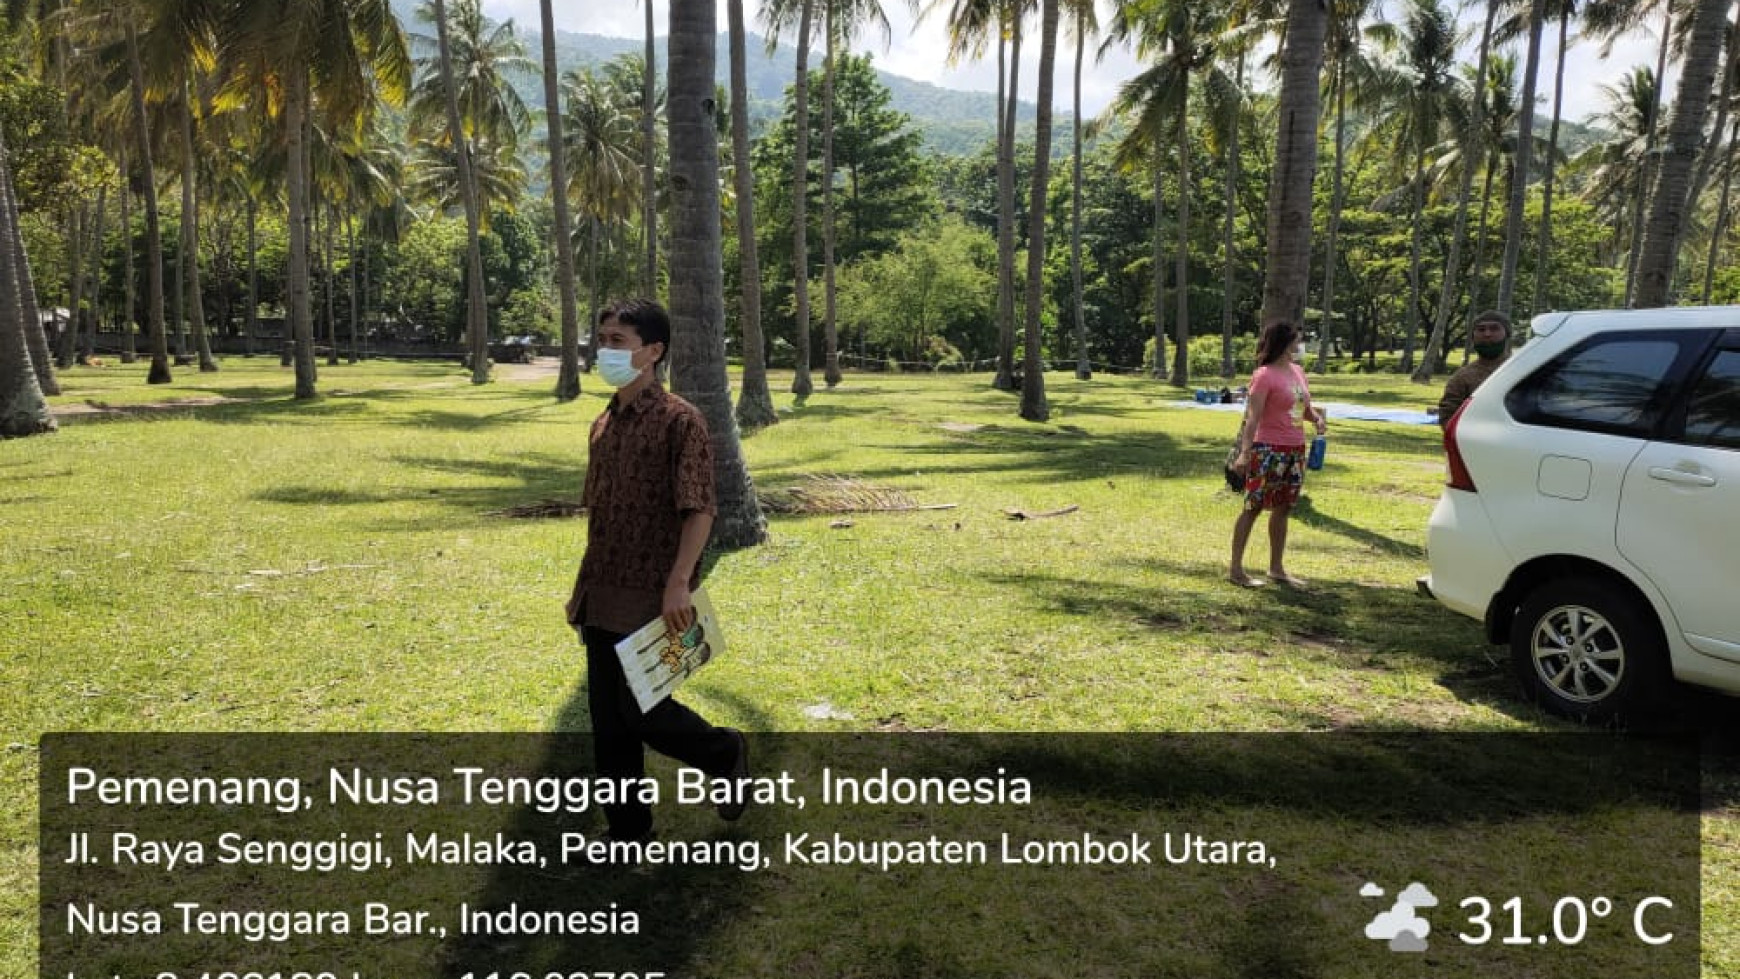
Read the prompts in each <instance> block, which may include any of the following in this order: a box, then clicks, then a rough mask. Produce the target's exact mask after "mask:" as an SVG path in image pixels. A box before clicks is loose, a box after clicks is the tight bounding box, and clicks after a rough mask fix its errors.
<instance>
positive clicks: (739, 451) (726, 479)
mask: <svg viewBox="0 0 1740 979" xmlns="http://www.w3.org/2000/svg"><path fill="white" fill-rule="evenodd" d="M716 16H717V10H716V8H715V7H714V5H713V4H711V3H706V4H701V3H678V4H673V5H672V7H671V41H670V43H671V58H670V81H669V83H668V84H667V86H666V90H667V96H666V98H667V102H666V113H667V120H668V122H667V125H668V127H669V129H668V132H669V140H670V166H671V181H670V184H671V254H670V262H671V353H672V360H673V361H674V364H673V369H672V377H671V387H672V389H673V390H675V391H677V392H679V393H681V394H682V396H683V397H684V398H687V399H688V400H689V402H690V403H691V404H693V405H694V406H695V407H696V408H698V409H700V411H701V414H702V416H704V417H705V418H706V419H707V431H708V433H709V434H710V436H711V439H712V443H713V483H714V488H715V491H716V495H717V505H718V516H717V518H716V519H715V521H714V524H713V543H715V544H717V545H720V546H722V547H733V548H735V547H747V546H750V545H753V544H759V543H761V542H762V541H763V540H765V539H766V538H767V520H766V518H765V517H763V516H762V513H761V504H760V503H759V502H758V501H757V500H756V497H755V484H754V482H753V481H751V479H750V477H749V467H748V466H747V465H746V464H745V462H744V459H743V447H742V445H741V443H740V442H739V439H738V434H737V422H736V419H735V418H734V417H733V416H732V411H731V385H730V382H729V381H728V379H727V378H726V375H725V279H724V273H723V270H722V268H721V266H722V265H723V262H722V260H721V252H722V251H723V248H724V233H723V231H722V229H721V228H720V220H719V131H718V129H717V128H716V126H715V124H714V117H713V112H712V107H713V95H714V81H713V63H714V45H715V43H716V42H715V34H714V26H715V25H714V21H715V17H716Z"/></svg>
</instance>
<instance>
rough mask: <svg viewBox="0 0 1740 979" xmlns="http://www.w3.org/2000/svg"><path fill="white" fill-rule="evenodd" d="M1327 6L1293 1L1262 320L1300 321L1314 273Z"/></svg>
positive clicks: (1317, 0) (1285, 49) (1283, 64)
mask: <svg viewBox="0 0 1740 979" xmlns="http://www.w3.org/2000/svg"><path fill="white" fill-rule="evenodd" d="M1328 31H1329V11H1328V8H1327V7H1326V6H1325V5H1324V4H1323V2H1322V0H1291V2H1290V3H1289V4H1288V7H1287V34H1286V41H1285V42H1284V43H1283V45H1282V49H1281V93H1280V97H1279V106H1278V107H1279V114H1280V132H1279V134H1278V136H1277V138H1276V141H1275V170H1274V176H1273V180H1272V182H1271V184H1270V192H1269V250H1268V258H1267V263H1266V271H1267V279H1266V280H1265V281H1264V284H1263V322H1264V323H1265V324H1267V323H1272V322H1275V321H1277V320H1287V321H1289V322H1292V323H1295V324H1297V323H1302V322H1304V318H1305V292H1306V290H1307V289H1308V288H1309V287H1310V276H1311V185H1312V180H1313V178H1314V177H1315V176H1316V174H1317V117H1318V108H1319V102H1320V99H1321V92H1320V88H1319V78H1320V77H1321V75H1322V70H1323V47H1324V39H1325V36H1326V35H1327V34H1328Z"/></svg>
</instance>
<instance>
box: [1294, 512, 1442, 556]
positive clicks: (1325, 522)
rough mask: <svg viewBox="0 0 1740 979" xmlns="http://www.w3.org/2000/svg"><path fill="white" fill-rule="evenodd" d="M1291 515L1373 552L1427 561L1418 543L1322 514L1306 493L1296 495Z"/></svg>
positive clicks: (1308, 525)
mask: <svg viewBox="0 0 1740 979" xmlns="http://www.w3.org/2000/svg"><path fill="white" fill-rule="evenodd" d="M1293 518H1294V519H1295V520H1298V521H1299V522H1300V523H1302V524H1304V525H1305V526H1307V527H1310V528H1312V529H1313V530H1322V531H1326V532H1328V533H1332V534H1338V535H1340V536H1342V537H1346V538H1347V539H1349V540H1351V541H1354V542H1356V543H1358V544H1361V545H1363V546H1364V547H1367V548H1370V549H1371V550H1374V551H1379V552H1382V553H1384V554H1394V555H1396V556H1398V557H1403V558H1407V559H1408V560H1410V561H1416V562H1423V561H1425V560H1426V549H1425V548H1424V547H1422V546H1420V545H1419V544H1414V543H1410V542H1408V541H1402V540H1397V539H1395V538H1394V537H1390V536H1387V535H1385V534H1380V533H1378V532H1377V531H1375V530H1367V529H1366V528H1364V527H1361V526H1359V525H1358V524H1353V523H1348V522H1347V521H1346V520H1343V519H1341V518H1340V517H1336V516H1332V515H1331V514H1327V513H1324V512H1323V511H1322V510H1319V509H1317V506H1316V505H1315V504H1313V503H1312V502H1311V498H1310V497H1308V496H1303V497H1300V498H1299V505H1298V506H1296V507H1294V508H1293Z"/></svg>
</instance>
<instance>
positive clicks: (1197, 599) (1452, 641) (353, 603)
mask: <svg viewBox="0 0 1740 979" xmlns="http://www.w3.org/2000/svg"><path fill="white" fill-rule="evenodd" d="M144 370H145V367H144V364H142V363H141V364H138V365H133V366H126V367H123V366H120V365H111V366H108V367H101V368H75V369H73V370H70V371H67V372H64V373H63V374H62V383H63V386H64V388H65V391H66V393H65V394H63V395H62V396H60V397H57V398H55V399H53V401H54V402H55V404H56V405H66V406H76V405H85V404H88V403H96V404H99V405H107V406H128V405H139V404H143V403H146V402H162V401H166V400H171V399H189V398H196V399H209V400H218V399H234V400H223V401H221V403H213V404H204V405H198V406H181V407H172V408H166V409H158V410H136V411H131V412H110V413H100V414H87V415H79V416H73V417H68V418H65V419H63V422H62V430H61V431H60V432H59V433H58V434H56V435H53V436H49V437H43V438H33V439H27V440H21V441H13V442H6V443H0V504H3V505H0V577H3V579H4V589H3V590H0V638H3V640H4V641H3V643H0V656H3V657H4V668H3V670H0V675H3V676H4V677H5V686H6V687H7V688H8V691H9V693H8V695H7V696H6V697H5V698H4V702H3V703H0V728H3V729H4V734H5V737H4V739H3V741H4V743H5V750H4V752H3V753H0V828H3V830H4V833H3V838H4V840H5V850H4V852H0V891H3V892H4V896H3V897H0V976H25V975H32V974H34V966H35V955H34V951H33V949H34V947H35V934H34V930H35V911H34V900H35V886H36V885H35V873H36V847H35V842H34V834H35V813H36V801H35V791H36V790H35V773H36V769H35V766H36V759H35V755H34V746H35V742H36V740H37V738H38V736H39V735H40V734H41V733H43V732H45V731H65V730H75V731H77V730H119V731H253V730H281V731H353V730H361V731H400V730H429V731H541V730H551V729H557V730H584V729H585V726H586V717H585V705H584V699H583V690H581V688H580V679H581V675H582V669H581V666H582V663H581V657H580V652H579V649H578V647H577V645H576V643H575V640H574V637H573V634H572V632H571V631H570V630H569V629H568V628H567V627H566V626H565V624H564V622H563V620H562V617H561V616H562V603H563V601H564V600H565V599H566V597H567V592H568V588H569V585H570V583H571V581H572V578H573V574H574V569H575V567H576V564H577V561H578V559H579V556H580V553H581V550H582V547H583V544H584V540H585V525H584V520H583V518H582V519H554V520H536V519H533V520H524V519H509V518H506V517H502V516H495V515H491V513H490V511H496V510H500V509H502V508H506V507H511V506H514V505H517V504H525V503H534V502H537V501H540V500H546V499H553V498H569V499H573V498H577V497H578V495H579V489H580V484H581V479H582V475H583V472H584V466H585V438H586V427H587V425H588V424H589V423H590V421H591V419H592V418H593V417H594V416H595V415H596V414H597V413H598V412H599V411H600V410H601V409H602V407H603V405H604V397H603V395H602V394H601V392H602V391H603V390H604V389H603V386H602V384H601V383H600V382H598V381H596V380H595V379H594V378H592V377H588V378H586V381H585V383H586V384H587V392H586V394H585V395H584V396H583V397H582V398H581V399H580V400H579V401H578V402H576V403H572V404H567V405H560V404H556V403H555V402H554V401H553V399H552V398H551V397H550V389H551V387H552V386H553V379H540V380H536V381H531V380H526V381H511V380H502V381H498V382H496V383H493V384H490V385H487V386H483V387H473V386H471V385H470V384H468V383H466V379H465V377H464V375H462V374H460V373H459V372H458V370H457V368H456V367H455V366H454V365H440V364H416V365H404V364H389V363H381V362H374V363H368V364H364V365H357V366H348V365H346V366H338V367H327V366H324V365H323V366H322V367H321V378H320V385H321V390H322V392H323V397H322V398H321V399H320V400H318V401H316V402H313V403H296V402H294V401H292V400H291V399H290V398H289V390H290V386H291V378H290V374H289V371H288V370H287V369H281V368H279V367H278V366H277V363H276V360H275V359H271V360H268V359H253V360H247V359H241V358H231V359H229V360H227V361H225V363H224V369H223V371H222V372H220V373H217V374H209V375H200V374H198V373H197V372H195V371H192V370H189V369H182V370H180V371H179V372H178V382H177V383H176V384H175V385H173V386H169V387H164V388H148V387H147V386H146V385H145V384H144V382H143V381H144ZM787 382H788V377H786V376H776V377H775V378H774V386H775V390H776V391H779V392H782V393H780V394H779V396H778V397H776V401H777V402H778V403H779V404H780V405H781V407H782V411H781V418H782V421H781V423H780V424H779V425H776V426H773V427H771V428H769V429H767V430H765V431H762V432H759V433H757V434H755V435H753V436H751V437H749V438H747V439H746V440H745V451H746V453H747V456H748V459H749V463H750V467H751V470H752V472H753V474H754V478H755V480H756V483H757V486H758V488H761V489H772V488H778V487H784V486H791V485H795V484H798V483H799V482H800V481H802V480H804V479H805V478H806V477H807V476H810V475H815V474H850V475H853V476H857V477H860V478H862V479H865V480H868V481H870V482H872V483H875V484H878V485H883V486H887V487H891V488H896V489H899V490H902V491H904V492H906V493H907V494H909V495H910V496H911V497H913V498H914V499H916V500H917V501H918V502H920V503H927V504H940V503H949V504H955V507H954V508H953V509H946V510H925V511H917V512H907V513H880V514H852V515H847V516H843V517H841V516H805V517H778V516H776V517H773V518H772V519H771V522H770V540H769V541H768V543H767V544H765V545H764V546H761V547H758V548H754V549H750V550H745V551H741V552H737V553H731V554H726V555H723V556H721V557H720V558H719V559H718V561H717V564H716V565H715V566H714V567H713V569H712V572H711V576H710V578H709V590H710V591H711V593H712V595H713V598H714V601H715V604H716V605H717V606H718V608H719V610H720V613H721V616H722V617H723V618H724V619H725V621H726V622H727V623H728V627H729V630H730V632H729V635H730V638H731V642H732V645H731V651H730V655H729V657H728V661H727V662H724V663H721V664H720V665H719V666H718V667H716V668H713V669H712V670H711V671H710V672H708V673H704V674H702V675H701V676H700V677H698V678H697V679H696V680H695V681H694V682H693V683H692V684H691V685H690V687H689V688H688V693H687V694H686V697H685V699H686V700H687V701H689V702H690V703H691V704H692V705H693V706H695V707H696V708H697V709H699V710H700V711H701V712H702V713H704V714H706V715H707V716H708V717H709V718H710V719H712V720H715V721H716V722H719V723H729V724H735V725H738V726H741V727H745V728H750V729H756V730H779V731H812V730H948V731H1097V732H1103V731H1246V730H1251V731H1301V730H1333V729H1344V728H1377V729H1393V730H1432V731H1534V730H1543V729H1546V730H1557V729H1561V726H1560V725H1558V724H1556V723H1555V722H1553V721H1551V720H1549V719H1547V718H1545V717H1543V716H1542V715H1540V714H1539V713H1538V712H1537V711H1536V710H1534V709H1533V708H1532V707H1530V706H1529V705H1527V704H1526V703H1524V702H1523V701H1521V700H1520V699H1519V698H1518V696H1517V695H1516V693H1515V692H1514V689H1513V686H1512V684H1511V682H1510V680H1509V678H1508V674H1507V672H1506V669H1505V666H1504V660H1503V658H1502V656H1501V654H1500V651H1498V650H1494V649H1492V648H1489V647H1487V646H1486V645H1485V644H1484V642H1483V641H1482V638H1481V636H1480V631H1479V628H1478V625H1477V624H1476V623H1474V622H1473V621H1471V620H1466V619H1463V618H1461V617H1459V616H1456V615H1454V614H1452V613H1450V612H1448V611H1446V610H1444V609H1443V608H1441V607H1439V606H1438V605H1436V604H1435V603H1432V602H1429V601H1426V600H1424V599H1421V598H1420V597H1418V596H1417V595H1416V594H1415V591H1414V585H1413V582H1414V578H1415V577H1416V576H1417V575H1419V574H1421V573H1423V571H1424V570H1425V553H1424V543H1425V538H1424V534H1425V523H1426V518H1427V516H1428V514H1429V513H1430V510H1431V507H1432V504H1433V501H1434V500H1435V499H1436V497H1437V494H1438V490H1439V487H1440V485H1441V483H1442V462H1441V456H1440V447H1439V433H1438V430H1437V429H1436V427H1428V426H1401V425H1389V424H1380V423H1363V422H1339V423H1336V424H1335V425H1334V427H1333V428H1332V431H1331V436H1330V450H1329V460H1328V466H1327V467H1326V469H1325V470H1324V471H1322V472H1321V473H1314V474H1312V475H1311V477H1310V479H1309V480H1308V483H1307V494H1308V497H1309V503H1308V505H1306V506H1305V507H1304V508H1303V510H1302V512H1301V513H1300V514H1299V515H1298V519H1297V520H1295V522H1294V526H1293V534H1292V540H1291V545H1290V547H1289V566H1290V569H1291V570H1292V572H1293V573H1294V574H1296V575H1299V576H1301V577H1304V578H1306V579H1309V580H1310V581H1311V583H1312V586H1311V588H1310V589H1309V590H1308V591H1306V592H1303V593H1292V592H1287V591H1284V590H1281V589H1278V588H1265V589H1260V590H1254V591H1249V590H1241V589H1238V588H1235V587H1233V586H1231V585H1229V584H1227V583H1225V582H1224V581H1223V580H1222V578H1223V575H1224V573H1225V570H1226V561H1227V549H1228V537H1229V534H1230V528H1231V524H1232V520H1233V517H1234V515H1235V514H1236V510H1237V503H1236V499H1235V497H1234V496H1233V495H1232V494H1230V493H1228V492H1227V491H1226V490H1225V489H1224V487H1223V485H1222V483H1221V480H1220V476H1219V466H1220V462H1221V460H1222V458H1223V456H1224V453H1225V448H1226V446H1227V444H1228V443H1229V440H1230V439H1231V437H1232V435H1233V432H1234V428H1235V426H1236V424H1237V418H1238V416H1237V415H1234V414H1223V413H1217V412H1209V411H1199V410H1191V409H1186V408H1180V407H1177V406H1176V402H1177V401H1178V400H1180V397H1181V392H1179V391H1178V390H1177V389H1175V388H1171V387H1168V386H1166V385H1163V384H1159V383H1156V382H1154V381H1152V380H1146V379H1138V378H1123V377H1099V378H1095V379H1094V380H1092V381H1089V382H1081V381H1077V380H1075V379H1073V377H1071V376H1069V375H1068V374H1062V373H1059V374H1051V375H1048V377H1047V384H1048V389H1049V395H1050V398H1051V404H1052V419H1051V421H1050V422H1049V423H1047V424H1042V425H1036V424H1030V423H1026V422H1023V421H1021V420H1019V419H1018V418H1017V417H1016V414H1015V407H1016V399H1015V397H1014V396H1012V395H1008V394H1004V393H1000V392H996V391H993V390H991V389H990V388H989V386H988V383H987V382H988V376H986V375H976V376H968V377H961V376H954V375H939V376H932V375H916V374H906V375H876V374H873V375H854V376H850V377H848V379H847V381H846V382H845V383H844V384H843V385H842V386H841V387H840V388H839V389H837V390H835V391H831V392H818V393H817V394H816V395H815V396H813V397H812V398H811V399H810V401H809V403H808V404H807V405H805V406H803V407H801V408H791V407H790V397H789V395H785V394H783V389H784V387H785V386H786V384H787ZM1313 387H1314V394H1315V396H1316V397H1317V398H1318V399H1319V400H1325V401H1327V400H1335V401H1353V402H1363V403H1368V404H1377V405H1383V406H1397V407H1400V406H1418V407H1424V406H1425V405H1427V404H1432V403H1435V402H1436V399H1437V394H1438V390H1437V388H1436V387H1431V388H1426V387H1419V386H1414V385H1412V384H1409V383H1408V382H1407V381H1405V380H1402V379H1395V378H1388V377H1382V378H1379V377H1373V376H1364V375H1342V376H1338V377H1328V378H1321V379H1316V378H1314V379H1313ZM1068 506H1075V507H1078V508H1079V509H1078V510H1076V511H1075V512H1073V513H1070V514H1067V515H1064V516H1058V517H1053V518H1048V519H1039V520H1029V521H1015V520H1011V519H1009V518H1008V517H1007V516H1006V515H1005V513H1004V511H1005V510H1006V509H1021V510H1025V511H1028V512H1040V511H1049V510H1055V509H1060V508H1064V507H1068ZM1252 546H1253V551H1252V554H1251V558H1250V561H1249V564H1250V565H1251V567H1252V568H1253V570H1260V569H1261V568H1262V567H1264V566H1265V563H1266V546H1267V544H1266V536H1265V532H1264V530H1263V527H1262V525H1261V524H1259V527H1258V530H1257V532H1256V534H1255V535H1254V538H1253V545H1252ZM1709 783H1710V784H1709V786H1708V788H1710V789H1711V790H1712V791H1711V794H1710V798H1712V799H1714V800H1715V802H1714V804H1712V806H1711V807H1710V809H1709V811H1708V813H1707V817H1706V831H1705V871H1704V872H1705V889H1704V900H1705V905H1704V907H1705V914H1704V928H1705V932H1704V942H1705V962H1706V968H1705V974H1706V975H1711V976H1729V977H1734V976H1740V965H1735V964H1733V963H1735V962H1737V961H1740V886H1737V885H1736V883H1735V880H1736V876H1737V874H1736V871H1740V824H1737V822H1736V819H1735V816H1736V809H1737V805H1740V804H1737V803H1736V801H1735V800H1736V799H1737V798H1740V792H1737V791H1736V785H1737V784H1740V780H1736V779H1735V778H1734V777H1733V774H1732V772H1731V771H1729V772H1728V773H1726V774H1721V773H1715V774H1712V775H1711V776H1709Z"/></svg>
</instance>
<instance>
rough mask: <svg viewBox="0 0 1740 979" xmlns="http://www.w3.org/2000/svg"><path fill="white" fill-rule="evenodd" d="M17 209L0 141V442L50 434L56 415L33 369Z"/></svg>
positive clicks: (27, 268)
mask: <svg viewBox="0 0 1740 979" xmlns="http://www.w3.org/2000/svg"><path fill="white" fill-rule="evenodd" d="M17 228H18V205H17V201H15V200H14V199H13V194H12V168H11V165H10V164H9V163H8V161H7V158H6V141H5V139H4V138H0V438H18V437H20V436H25V435H36V434H39V433H42V432H52V431H54V429H55V422H54V415H53V414H51V413H50V412H49V410H48V400H47V399H46V398H45V397H43V393H42V387H41V385H40V384H38V383H37V380H36V370H35V368H34V367H32V366H31V358H30V348H29V347H28V346H27V345H26V343H25V339H24V334H25V323H24V302H23V298H24V297H23V293H24V287H25V285H26V284H27V283H26V282H21V281H20V279H19V275H18V273H19V270H20V269H23V270H24V272H25V275H26V276H28V275H29V265H28V264H27V263H26V262H23V261H20V260H19V258H18V255H17V254H16V253H17V251H20V250H21V244H22V239H21V238H20V236H19V235H18V233H17Z"/></svg>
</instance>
